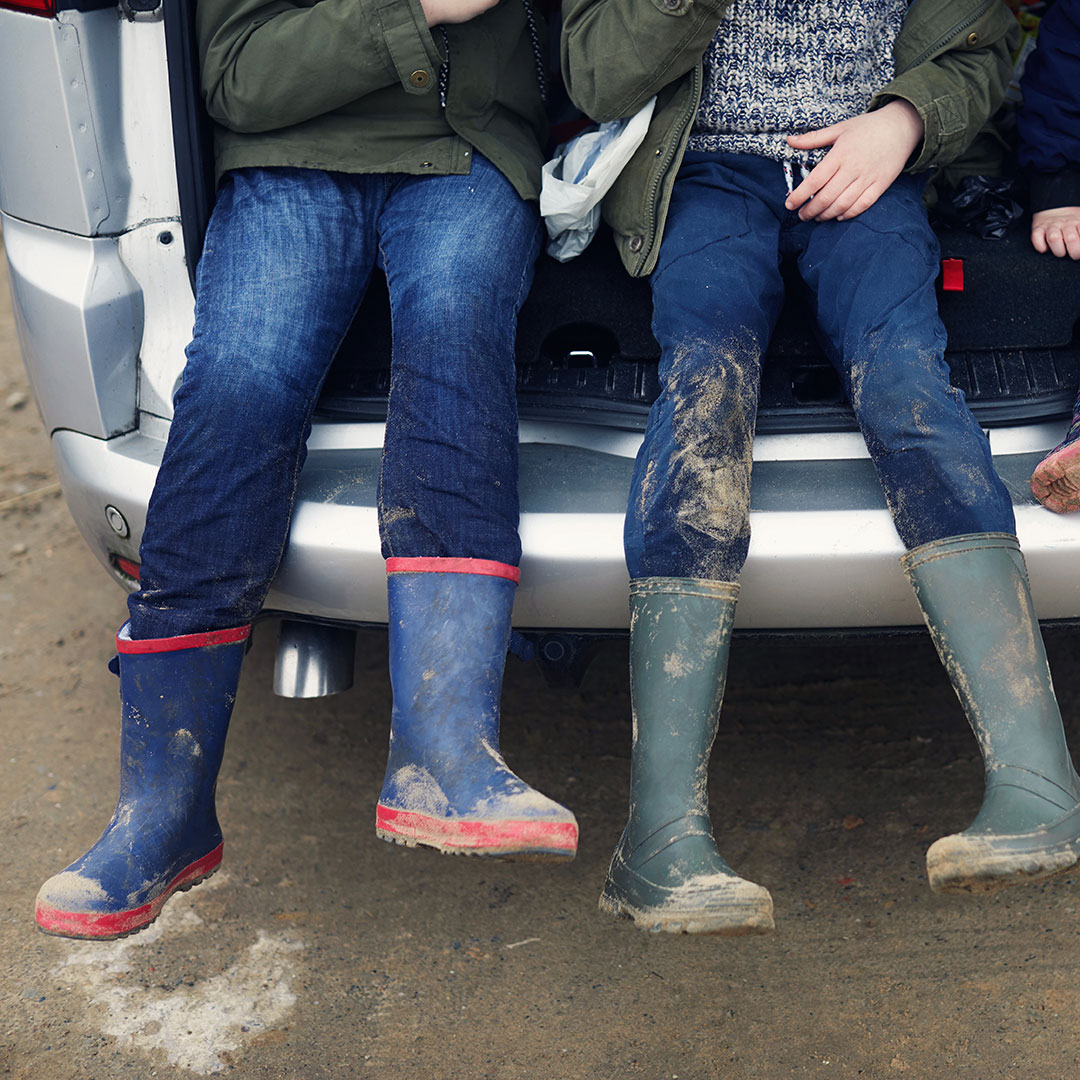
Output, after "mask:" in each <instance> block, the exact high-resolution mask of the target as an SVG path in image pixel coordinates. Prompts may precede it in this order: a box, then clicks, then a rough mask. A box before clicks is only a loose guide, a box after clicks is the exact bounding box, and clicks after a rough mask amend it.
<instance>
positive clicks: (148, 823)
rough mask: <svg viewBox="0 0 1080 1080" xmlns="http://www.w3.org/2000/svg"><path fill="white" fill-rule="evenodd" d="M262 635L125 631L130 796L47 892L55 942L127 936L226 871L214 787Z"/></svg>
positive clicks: (40, 915)
mask: <svg viewBox="0 0 1080 1080" xmlns="http://www.w3.org/2000/svg"><path fill="white" fill-rule="evenodd" d="M250 632H251V627H250V626H241V627H237V628H236V629H233V630H220V631H215V632H211V633H206V634H189V635H186V636H184V637H174V638H159V639H156V640H152V641H151V640H143V641H132V640H131V638H130V637H129V636H128V624H127V623H125V624H124V626H122V627H121V628H120V632H119V633H118V634H117V637H116V648H117V651H118V653H119V657H118V659H119V673H120V697H121V701H122V713H121V731H120V798H119V800H118V801H117V804H116V810H115V812H114V813H113V816H112V820H111V821H110V822H109V824H108V826H107V827H106V829H105V832H104V833H102V835H101V838H100V839H99V840H98V842H97V843H96V844H94V846H93V847H92V848H91V849H90V850H89V851H88V852H87V853H86V854H85V855H83V856H82V858H80V859H77V860H76V861H75V862H73V863H72V864H71V865H70V866H68V867H66V868H65V869H64V870H62V871H61V872H60V873H59V874H56V875H55V876H54V877H51V878H49V880H48V881H46V882H45V884H44V885H42V886H41V890H40V891H39V892H38V896H37V911H36V913H35V915H36V918H37V923H38V926H39V927H41V929H42V930H44V931H45V932H46V933H49V934H59V935H61V936H64V937H77V938H116V937H123V936H124V935H125V934H130V933H132V932H134V931H136V930H141V929H142V928H143V927H144V926H148V925H149V924H150V923H152V922H153V921H154V920H155V919H156V918H157V917H158V914H159V912H160V911H161V908H162V906H163V905H164V903H165V901H166V900H168V899H169V897H170V896H172V894H173V893H174V892H177V891H178V890H182V889H188V888H190V887H191V886H192V885H196V884H198V883H199V882H200V881H202V880H203V879H204V878H206V877H209V876H210V875H211V874H212V873H213V872H214V871H215V870H216V869H217V867H218V865H219V863H220V862H221V849H222V839H221V828H220V827H219V825H218V820H217V814H216V812H215V807H214V788H215V785H216V783H217V774H218V768H219V767H220V765H221V756H222V753H223V751H224V749H225V733H226V730H227V729H228V725H229V716H230V714H231V713H232V707H233V701H234V700H235V696H236V686H237V683H238V681H239V678H240V664H241V662H242V661H243V658H244V649H245V643H246V641H247V638H248V636H249V634H250ZM114 670H115V669H114Z"/></svg>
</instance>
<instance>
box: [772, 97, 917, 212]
mask: <svg viewBox="0 0 1080 1080" xmlns="http://www.w3.org/2000/svg"><path fill="white" fill-rule="evenodd" d="M922 137H923V122H922V117H920V116H919V114H918V112H916V110H915V107H914V106H913V105H912V104H911V103H910V102H908V101H904V100H903V99H902V98H896V99H894V100H893V101H890V102H889V103H888V104H887V105H883V106H882V107H881V108H880V109H877V110H875V111H874V112H869V113H860V114H859V115H858V116H853V117H852V118H851V119H850V120H843V121H841V122H840V123H839V124H833V125H831V126H830V127H826V128H821V129H820V130H819V131H807V132H805V133H804V134H802V135H789V136H788V143H789V144H790V145H791V146H793V147H795V149H796V150H815V149H817V148H818V147H822V146H831V147H832V149H831V150H830V151H829V152H828V153H827V154H826V155H825V157H824V159H823V160H822V161H821V162H820V164H818V165H817V166H816V167H815V168H814V169H812V170H811V171H810V175H809V176H807V178H806V179H805V180H804V181H803V182H802V183H801V184H800V185H799V186H798V187H797V188H796V189H795V190H794V191H793V192H792V193H791V194H790V195H789V196H788V198H787V202H786V203H785V204H784V205H785V206H786V207H787V208H788V209H789V210H794V209H796V207H800V206H801V207H802V209H801V210H799V217H800V218H802V220H803V221H810V220H812V219H813V220H816V221H830V220H832V219H833V218H836V219H837V220H839V221H846V220H848V219H849V218H853V217H857V216H858V215H859V214H861V213H862V212H863V211H864V210H869V209H870V207H871V206H873V205H874V203H875V202H877V200H878V198H879V197H880V196H881V194H882V193H883V192H884V191H885V190H886V188H888V186H889V185H890V184H891V183H892V182H893V181H894V180H895V179H896V178H897V177H898V176H899V175H900V173H901V172H902V171H903V168H904V166H905V165H906V164H907V162H908V158H910V157H911V154H912V152H913V151H914V150H915V147H917V146H918V145H919V143H920V141H921V140H922ZM807 200H809V202H807ZM804 203H805V204H806V205H805V206H804V205H803V204H804Z"/></svg>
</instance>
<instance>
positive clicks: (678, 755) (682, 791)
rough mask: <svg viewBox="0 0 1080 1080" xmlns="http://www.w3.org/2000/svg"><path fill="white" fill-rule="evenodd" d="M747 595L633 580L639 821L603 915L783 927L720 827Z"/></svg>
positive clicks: (702, 926) (726, 930) (613, 876)
mask: <svg viewBox="0 0 1080 1080" xmlns="http://www.w3.org/2000/svg"><path fill="white" fill-rule="evenodd" d="M737 595H738V586H737V585H735V584H731V583H727V582H717V581H699V580H695V579H692V578H659V577H654V578H640V579H638V580H636V581H632V582H631V583H630V691H631V701H632V708H633V716H634V743H633V749H632V751H631V763H630V815H629V820H628V821H627V824H626V828H625V829H624V830H623V834H622V838H621V839H620V841H619V844H618V847H617V848H616V849H615V854H614V855H613V856H612V860H611V866H610V868H609V869H608V874H607V880H606V882H605V884H604V890H603V892H602V893H601V896H600V908H601V910H603V911H606V912H609V913H610V914H612V915H622V916H626V917H629V918H632V919H633V920H634V922H635V923H636V924H637V925H638V926H640V927H641V928H642V929H646V930H654V931H668V932H673V933H686V934H727V935H738V934H762V933H767V932H768V931H770V930H772V929H773V905H772V897H771V896H770V895H769V893H768V891H767V890H765V889H763V888H762V887H761V886H760V885H755V884H754V883H753V882H750V881H746V880H744V879H743V878H741V877H739V876H738V874H736V873H735V871H734V870H732V869H731V867H730V866H728V864H727V863H726V862H725V861H724V859H723V857H722V856H721V854H720V852H719V851H718V849H717V846H716V841H715V840H714V839H713V833H712V826H711V824H710V822H709V806H708V793H707V783H708V763H709V754H710V751H711V749H712V744H713V740H714V739H715V738H716V731H717V727H718V724H719V717H720V706H721V703H722V701H723V696H724V683H725V678H726V673H727V660H728V648H729V643H730V640H731V625H732V622H733V620H734V616H735V599H736V597H737Z"/></svg>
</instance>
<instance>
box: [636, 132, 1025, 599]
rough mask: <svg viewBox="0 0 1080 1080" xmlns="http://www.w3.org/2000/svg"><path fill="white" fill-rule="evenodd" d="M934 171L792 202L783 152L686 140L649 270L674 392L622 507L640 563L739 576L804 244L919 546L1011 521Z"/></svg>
mask: <svg viewBox="0 0 1080 1080" xmlns="http://www.w3.org/2000/svg"><path fill="white" fill-rule="evenodd" d="M922 189H923V180H922V179H920V178H918V177H910V176H901V177H900V178H899V179H897V181H896V182H895V183H894V184H893V185H892V187H891V188H889V190H888V191H886V192H885V193H884V194H883V195H882V196H881V198H879V199H878V201H877V202H876V203H875V204H874V205H873V206H872V207H871V208H870V209H869V210H867V211H866V212H865V213H863V214H861V215H860V216H859V217H857V218H854V219H852V220H850V221H829V222H820V223H816V222H801V221H799V218H798V215H797V214H795V213H793V212H790V211H787V210H785V209H784V199H785V198H786V197H787V187H786V184H785V181H784V175H783V170H782V168H781V166H780V165H778V164H776V163H774V162H771V161H767V160H766V159H764V158H758V157H753V156H750V155H732V154H722V153H688V154H687V155H686V157H685V159H684V161H683V165H682V167H681V169H680V171H679V175H678V177H677V179H676V182H675V187H674V192H673V195H672V200H671V208H670V211H669V214H668V219H667V225H666V227H665V231H664V238H663V244H662V246H661V249H660V257H659V261H658V263H657V267H656V270H655V272H654V273H653V275H652V293H653V332H654V334H655V335H656V339H657V341H659V342H660V345H661V349H662V354H661V359H660V385H661V394H660V397H659V398H658V399H657V401H656V403H655V404H654V405H653V408H652V411H651V413H650V414H649V423H648V428H647V430H646V433H645V440H644V443H643V445H642V447H641V450H640V452H639V453H638V457H637V462H636V464H635V467H634V475H633V480H632V483H631V489H630V501H629V507H628V510H627V515H626V530H625V546H626V561H627V566H628V568H629V570H630V576H631V577H632V578H638V577H653V576H662V577H700V578H710V579H713V580H717V581H734V580H736V579H737V578H738V576H739V571H740V570H741V569H742V566H743V563H744V562H745V561H746V553H747V549H748V547H749V543H750V525H749V509H750V466H751V452H752V447H753V438H754V424H755V420H756V416H757V403H758V387H759V383H760V377H761V358H762V354H763V353H764V351H765V348H766V346H767V345H768V341H769V337H770V335H771V333H772V330H773V326H774V325H775V323H776V320H777V317H778V316H779V313H780V308H781V306H782V303H783V299H784V286H783V281H782V280H781V276H780V271H779V263H780V259H781V257H782V256H785V255H790V256H793V257H794V258H795V260H796V262H797V265H798V269H799V273H800V275H801V276H802V279H803V281H804V282H805V283H806V284H807V286H808V287H809V291H810V293H811V296H812V304H813V313H814V316H815V318H816V322H817V329H818V332H819V336H820V338H821V341H822V344H823V346H824V348H825V351H826V353H827V355H828V357H829V359H830V360H831V361H832V364H833V366H834V367H835V368H836V370H837V372H838V373H839V375H840V378H841V380H842V382H843V385H844V387H845V390H846V392H847V396H848V400H849V401H850V402H851V404H852V407H853V408H854V410H855V416H856V419H857V420H858V423H859V427H860V429H861V430H862V433H863V436H864V438H865V440H866V445H867V449H868V450H869V451H870V455H871V457H872V458H873V461H874V465H875V467H876V469H877V473H878V477H879V479H880V480H881V484H882V487H883V488H884V490H885V498H886V501H887V502H888V505H889V509H890V510H891V511H892V515H893V521H894V523H895V524H896V528H897V531H898V532H899V533H900V538H901V540H903V542H904V544H905V545H906V546H907V547H908V548H912V547H916V546H917V545H919V544H924V543H927V542H928V541H930V540H937V539H940V538H941V537H945V536H954V535H957V534H959V533H971V532H1015V525H1014V520H1013V511H1012V502H1011V500H1010V498H1009V494H1008V492H1007V491H1006V489H1005V486H1004V484H1002V482H1001V480H1000V479H999V478H998V476H997V473H996V472H995V471H994V466H993V462H992V460H991V457H990V445H989V443H988V441H987V439H986V436H985V435H984V434H983V432H982V430H981V429H980V427H979V425H978V424H977V423H976V421H975V419H974V417H973V416H972V415H971V412H970V411H969V409H968V407H967V404H966V403H965V401H964V396H963V394H962V393H961V392H960V391H959V390H956V389H955V388H954V387H952V386H951V385H950V383H949V368H948V365H947V364H946V362H945V359H944V352H945V328H944V326H943V325H942V323H941V319H940V318H939V317H938V311H937V298H936V295H935V292H934V281H935V278H936V277H937V273H938V269H939V259H940V255H939V250H938V243H937V238H936V237H935V236H934V233H933V232H932V230H931V229H930V226H929V224H928V222H927V218H926V212H925V210H924V209H923V205H922Z"/></svg>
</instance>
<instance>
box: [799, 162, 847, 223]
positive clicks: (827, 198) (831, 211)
mask: <svg viewBox="0 0 1080 1080" xmlns="http://www.w3.org/2000/svg"><path fill="white" fill-rule="evenodd" d="M862 188H863V185H861V184H860V183H859V181H858V179H856V178H854V177H851V176H849V175H848V174H847V173H837V174H836V176H834V177H833V178H832V180H830V181H829V182H828V183H827V184H826V185H825V186H824V187H823V188H822V189H821V190H820V191H819V192H818V193H817V194H816V195H815V196H814V197H813V198H812V199H811V200H810V201H809V202H808V203H807V204H806V205H805V206H804V207H803V208H802V209H801V210H800V211H799V217H800V219H801V220H803V221H812V220H817V221H831V220H832V219H833V218H834V217H836V216H837V215H839V214H840V212H841V211H840V204H841V203H842V202H843V201H844V200H845V199H846V200H847V202H846V203H844V205H845V206H846V205H848V204H850V203H853V202H854V201H855V200H856V199H857V198H858V197H859V195H860V193H861V192H862ZM849 192H850V196H849V194H848V193H849Z"/></svg>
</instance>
